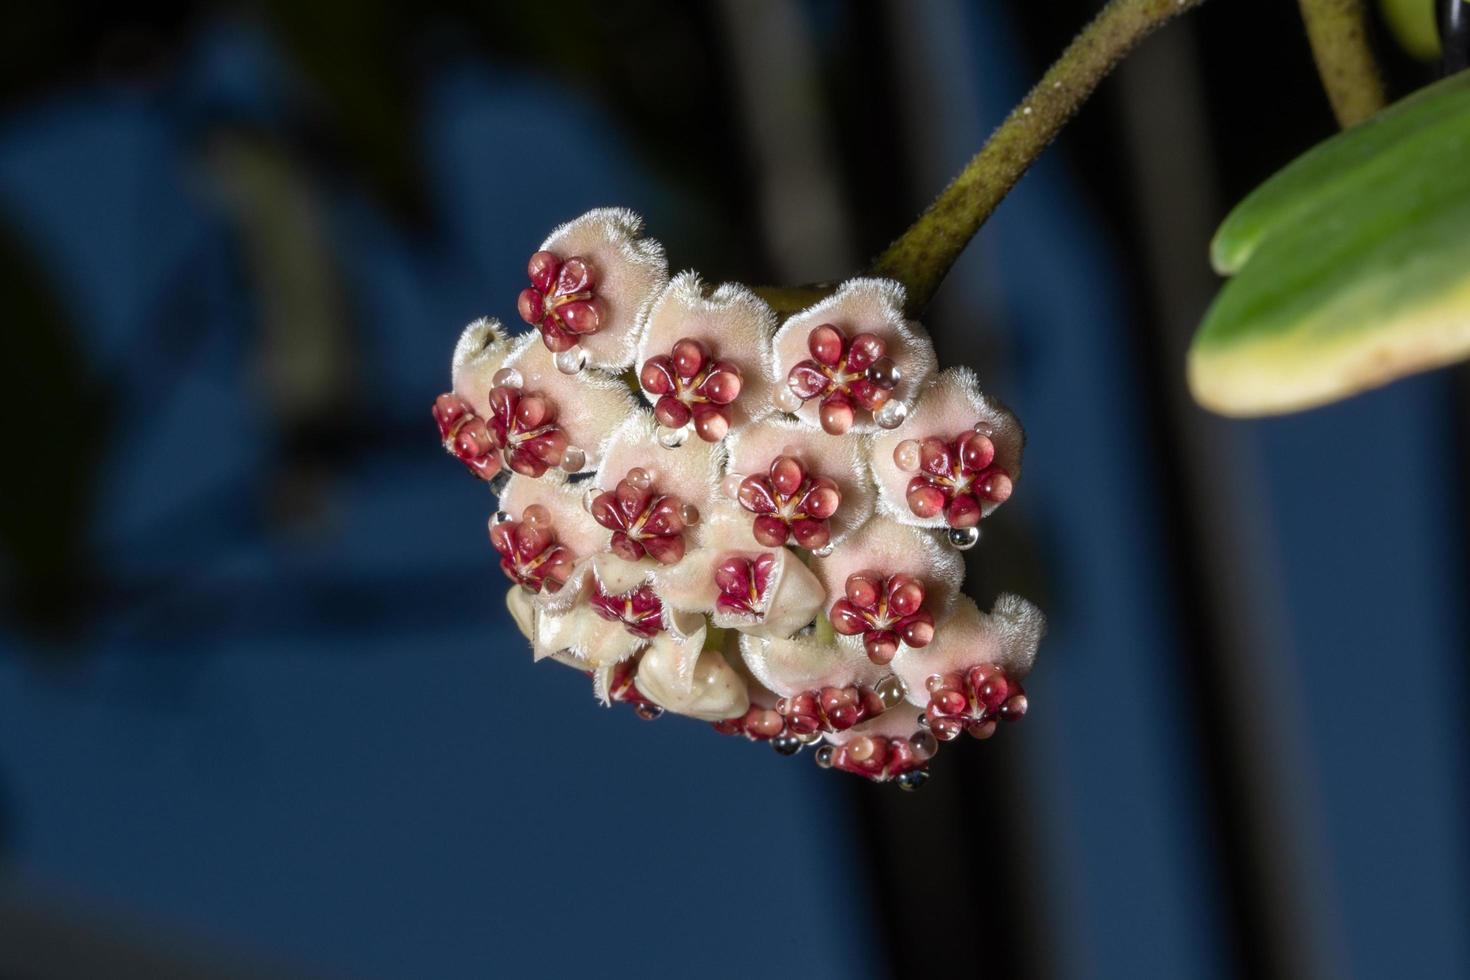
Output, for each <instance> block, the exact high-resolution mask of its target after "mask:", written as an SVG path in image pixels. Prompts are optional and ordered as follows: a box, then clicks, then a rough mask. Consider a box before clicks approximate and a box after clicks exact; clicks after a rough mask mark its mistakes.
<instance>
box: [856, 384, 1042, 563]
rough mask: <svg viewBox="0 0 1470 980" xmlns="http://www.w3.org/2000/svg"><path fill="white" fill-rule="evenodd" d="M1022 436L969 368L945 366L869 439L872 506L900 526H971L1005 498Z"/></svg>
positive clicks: (1016, 472)
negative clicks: (887, 427)
mask: <svg viewBox="0 0 1470 980" xmlns="http://www.w3.org/2000/svg"><path fill="white" fill-rule="evenodd" d="M1024 441H1025V440H1024V437H1023V435H1022V432H1021V426H1020V424H1019V423H1018V422H1017V421H1016V418H1015V416H1014V415H1012V414H1011V413H1010V412H1008V411H1006V410H1004V409H1002V408H999V407H997V406H996V405H994V404H993V403H992V402H991V401H990V399H988V398H986V397H985V395H984V394H982V393H981V391H980V387H979V384H978V383H977V381H976V379H975V375H974V373H973V372H971V371H968V370H966V369H964V368H950V369H949V370H946V371H944V372H942V373H940V374H939V375H937V376H935V378H934V379H933V380H932V381H930V382H929V383H928V384H927V385H925V386H924V387H923V389H922V390H921V391H920V392H919V397H918V401H917V402H916V403H915V405H914V408H913V410H912V411H911V412H910V413H909V415H908V418H907V419H905V421H904V423H903V424H902V425H901V426H899V427H898V428H897V429H895V430H893V431H891V432H882V433H879V434H878V435H877V436H875V437H874V439H873V442H872V468H873V478H874V481H875V482H876V483H877V486H878V502H879V508H880V509H881V511H882V513H883V514H884V515H886V516H888V517H891V518H892V519H893V520H895V521H898V522H900V523H903V524H912V525H915V526H918V527H945V526H948V527H951V528H957V529H964V528H970V527H973V526H974V525H976V524H977V523H979V521H980V519H981V518H982V517H984V516H986V515H988V514H990V513H991V512H992V511H993V510H995V508H997V507H999V506H1000V505H1001V504H1002V503H1004V502H1005V501H1006V500H1007V499H1008V498H1009V497H1010V495H1011V491H1012V488H1013V487H1014V485H1015V480H1016V479H1018V478H1019V477H1020V475H1021V450H1022V446H1023V443H1024ZM973 540H974V537H973V536H968V537H966V536H961V537H960V542H961V543H963V542H965V541H969V542H970V543H973Z"/></svg>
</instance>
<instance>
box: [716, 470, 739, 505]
mask: <svg viewBox="0 0 1470 980" xmlns="http://www.w3.org/2000/svg"><path fill="white" fill-rule="evenodd" d="M743 482H745V477H743V476H741V475H740V474H739V473H731V474H730V475H729V476H727V477H725V478H724V479H723V480H721V481H720V492H721V493H723V494H724V495H725V496H727V497H729V498H730V499H731V500H739V499H740V484H741V483H743Z"/></svg>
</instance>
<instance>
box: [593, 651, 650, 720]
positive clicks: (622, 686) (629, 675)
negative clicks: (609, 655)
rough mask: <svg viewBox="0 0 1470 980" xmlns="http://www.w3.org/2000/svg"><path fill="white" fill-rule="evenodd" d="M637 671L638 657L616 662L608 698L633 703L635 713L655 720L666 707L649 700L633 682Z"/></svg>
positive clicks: (609, 683)
mask: <svg viewBox="0 0 1470 980" xmlns="http://www.w3.org/2000/svg"><path fill="white" fill-rule="evenodd" d="M637 673H638V661H637V660H636V659H629V660H623V661H620V662H618V663H616V664H614V665H613V668H612V671H611V676H609V677H608V682H607V699H608V700H609V701H618V702H626V703H628V704H631V705H632V706H633V712H634V714H636V715H637V716H638V717H639V718H642V719H643V720H644V721H653V720H654V719H655V718H657V717H659V716H660V715H662V714H663V713H664V709H663V708H662V707H660V706H659V705H657V704H654V703H653V702H652V701H650V700H648V698H647V697H645V696H644V694H643V692H642V691H640V690H638V685H637V684H635V683H634V682H633V677H634V675H635V674H637ZM589 676H590V675H589Z"/></svg>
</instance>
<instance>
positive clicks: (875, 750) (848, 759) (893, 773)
mask: <svg viewBox="0 0 1470 980" xmlns="http://www.w3.org/2000/svg"><path fill="white" fill-rule="evenodd" d="M927 761H928V760H927V759H924V758H921V757H920V755H919V753H918V752H916V751H915V750H914V745H913V743H912V742H911V741H910V740H909V739H905V738H889V737H888V736H886V735H862V736H859V737H858V738H855V739H853V740H852V741H850V742H845V743H844V744H842V745H839V746H836V749H835V751H834V752H833V753H832V765H833V766H835V767H836V768H838V769H841V770H843V771H845V772H852V773H857V774H858V775H859V776H866V777H868V778H869V779H871V780H873V781H875V782H880V783H881V782H885V781H887V780H889V779H893V778H895V777H897V776H901V775H903V774H904V773H906V772H912V771H914V770H916V769H922V768H924V765H925V763H926V762H927Z"/></svg>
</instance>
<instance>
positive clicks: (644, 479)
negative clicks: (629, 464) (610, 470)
mask: <svg viewBox="0 0 1470 980" xmlns="http://www.w3.org/2000/svg"><path fill="white" fill-rule="evenodd" d="M625 479H626V480H627V481H628V486H630V487H632V488H633V489H634V490H647V489H648V488H649V487H651V486H653V477H652V476H651V475H650V474H649V472H648V471H647V470H645V469H644V468H643V467H641V466H635V467H633V468H632V469H631V470H629V471H628V475H627V477H625Z"/></svg>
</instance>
